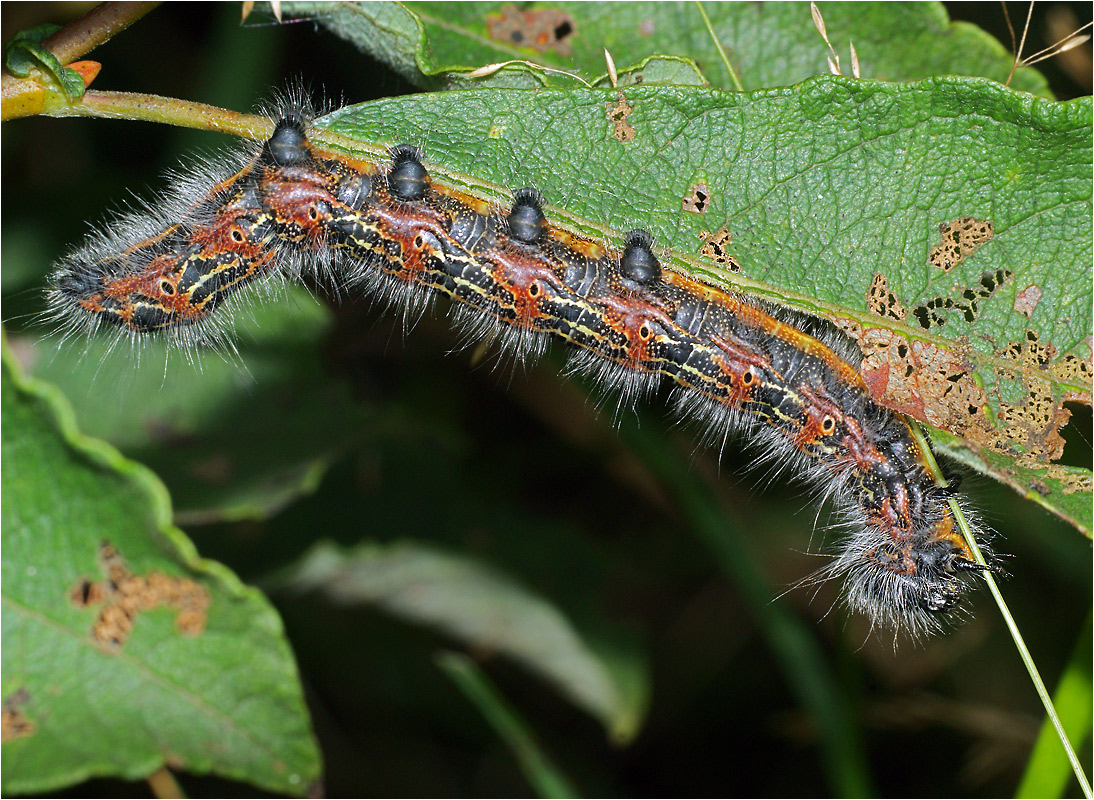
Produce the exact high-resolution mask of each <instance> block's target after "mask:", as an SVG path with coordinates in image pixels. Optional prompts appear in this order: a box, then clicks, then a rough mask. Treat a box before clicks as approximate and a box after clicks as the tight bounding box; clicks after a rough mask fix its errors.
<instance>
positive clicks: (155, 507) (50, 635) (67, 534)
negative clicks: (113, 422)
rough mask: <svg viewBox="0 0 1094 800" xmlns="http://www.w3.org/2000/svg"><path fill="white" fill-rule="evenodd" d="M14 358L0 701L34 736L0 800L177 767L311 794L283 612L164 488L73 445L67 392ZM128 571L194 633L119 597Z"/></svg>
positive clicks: (310, 764) (6, 449) (308, 738)
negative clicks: (175, 597)
mask: <svg viewBox="0 0 1094 800" xmlns="http://www.w3.org/2000/svg"><path fill="white" fill-rule="evenodd" d="M3 359H4V362H3V390H2V393H0V396H2V402H3V433H2V436H3V461H2V467H3V486H4V492H3V498H2V523H3V526H2V530H3V548H4V559H3V608H4V613H3V656H2V658H3V687H2V694H3V703H4V709H5V714H6V715H7V714H8V713H13V714H17V715H18V718H19V719H20V720H21V722H22V725H21V727H20V728H19V730H20V732H21V735H19V736H18V737H16V738H14V739H12V740H8V741H5V743H4V746H3V751H2V752H3V787H4V792H5V794H13V793H14V794H38V793H42V792H47V791H50V790H53V789H56V788H59V787H62V786H66V785H68V784H71V783H74V782H77V781H80V780H84V779H86V778H90V777H96V776H117V777H121V778H126V779H130V780H139V779H142V778H147V777H148V776H149V775H151V774H152V773H153V772H155V771H156V770H158V769H160V768H161V767H163V766H165V765H167V766H170V767H171V768H172V769H182V770H187V771H190V772H194V773H198V774H201V773H208V772H213V773H216V774H219V775H222V776H225V777H230V778H233V779H235V780H240V781H247V782H250V783H253V784H254V785H256V786H259V787H262V788H264V789H266V790H268V791H273V792H279V793H282V794H291V795H302V794H306V793H308V792H309V791H311V787H312V784H313V782H314V781H316V780H317V778H318V776H319V771H320V762H319V753H318V750H317V746H316V742H315V740H314V738H313V736H312V733H311V727H310V723H309V719H308V714H307V711H306V709H305V707H304V703H303V697H302V694H301V689H300V684H299V679H298V676H297V673H296V666H295V664H294V661H293V657H292V654H291V652H290V650H289V647H288V644H287V642H286V641H285V639H284V633H283V630H282V628H281V622H280V620H279V618H278V616H277V614H276V613H275V612H274V611H273V609H272V608H271V607H270V606H269V604H268V603H267V602H266V600H265V599H264V598H263V597H262V595H261V594H259V593H258V592H257V591H255V590H253V589H248V588H245V587H244V586H242V585H241V584H240V583H239V580H238V579H237V578H236V577H235V576H234V575H232V573H231V572H229V571H228V570H227V569H225V568H224V567H222V566H220V565H218V564H216V563H213V562H205V561H201V560H200V559H199V558H198V557H197V555H196V553H195V551H194V548H193V545H192V544H191V543H190V541H189V540H188V539H187V538H186V537H185V536H184V535H183V533H182V532H181V531H179V530H178V529H176V528H174V527H172V526H171V524H170V516H171V512H170V504H169V500H168V498H167V494H166V492H165V491H164V488H163V485H162V484H161V483H160V482H159V481H158V480H157V479H156V478H155V476H154V475H153V474H152V473H150V472H149V471H148V470H147V469H145V468H144V467H142V466H140V465H138V464H135V463H133V462H131V461H127V460H126V459H124V458H122V457H121V456H120V455H119V454H118V453H117V451H115V450H114V449H113V448H111V447H110V446H108V445H106V444H104V443H103V442H99V441H96V440H93V439H88V438H86V437H84V436H83V435H82V434H80V433H78V432H77V430H76V427H75V423H74V421H73V416H72V412H71V409H70V408H69V406H68V404H67V403H66V402H65V400H64V399H63V397H62V396H61V395H60V393H59V392H57V390H56V389H54V388H53V387H51V386H49V385H48V384H45V383H42V382H39V381H31V380H28V379H24V378H22V377H20V375H19V371H18V370H19V368H18V367H17V366H16V365H15V364H14V363H13V360H12V357H11V354H10V352H9V351H8V349H7V345H6V341H5V344H4V353H3ZM108 550H109V551H110V552H112V553H113V554H114V555H113V556H112V557H111V559H110V562H109V563H104V561H103V558H102V556H103V553H104V552H105V551H108ZM117 570H122V572H124V573H126V575H127V576H138V578H143V579H144V580H145V581H147V584H145V583H139V584H136V585H138V586H141V587H144V588H143V589H142V591H144V592H147V593H154V592H155V591H156V589H155V586H159V587H160V590H161V591H164V592H168V591H169V590H170V587H172V586H182V585H186V586H188V587H190V589H189V592H190V595H191V596H193V595H195V594H196V595H199V596H200V597H201V602H199V603H197V607H196V608H193V607H191V608H190V612H191V615H190V617H189V618H184V617H182V616H180V615H179V614H177V611H178V610H179V609H176V608H170V607H169V606H170V603H166V604H163V603H158V602H149V599H148V598H147V597H138V596H136V595H134V594H122V593H121V589H120V588H117V587H115V588H114V589H113V590H112V589H111V586H110V585H109V584H107V583H104V581H107V580H108V579H113V580H114V581H115V583H117V581H118V579H119V577H120V575H119V573H118V572H117ZM108 573H109V574H108ZM156 581H159V583H158V584H157V583H155V582H156ZM92 585H95V586H97V587H98V588H97V589H92V588H91V587H92ZM164 587H168V588H167V589H164ZM95 591H99V592H100V593H101V596H99V597H95V596H94V594H93V593H94V592H95ZM165 596H166V595H165ZM155 599H156V598H152V600H155ZM156 606H163V607H156ZM176 617H177V619H176ZM127 620H129V621H130V622H127ZM130 626H131V630H129V627H130ZM112 641H113V642H114V643H113V644H112V643H111V642H112Z"/></svg>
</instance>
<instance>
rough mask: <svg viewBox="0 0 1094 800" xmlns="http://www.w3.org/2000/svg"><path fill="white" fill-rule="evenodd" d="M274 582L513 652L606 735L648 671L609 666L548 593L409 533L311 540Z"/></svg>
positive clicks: (638, 713) (632, 729)
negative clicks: (361, 540) (367, 539)
mask: <svg viewBox="0 0 1094 800" xmlns="http://www.w3.org/2000/svg"><path fill="white" fill-rule="evenodd" d="M271 587H273V588H285V589H289V590H291V591H294V592H307V591H314V592H321V593H323V594H325V595H327V596H328V597H329V598H330V599H331V600H333V601H334V602H336V603H339V604H343V605H345V604H358V603H360V604H365V603H367V604H373V605H376V606H378V607H380V608H382V609H384V610H385V611H387V612H388V613H390V614H394V615H396V616H399V617H402V618H403V619H406V620H408V621H410V622H413V623H415V624H418V625H427V626H430V627H433V628H436V629H437V630H439V631H442V632H444V633H446V634H447V635H449V636H451V637H453V638H454V639H456V640H457V641H460V642H462V643H464V644H465V645H466V646H467V647H469V648H471V649H473V650H475V651H477V652H487V653H497V654H500V655H504V656H506V657H508V658H511V659H513V660H514V661H516V662H517V663H519V664H521V665H522V666H523V667H525V668H526V669H528V670H530V671H531V672H533V673H535V674H537V675H539V676H540V677H541V678H543V679H544V680H546V681H548V682H549V683H551V684H552V685H553V686H554V687H555V689H556V690H557V691H558V692H559V693H561V694H562V695H563V696H565V697H566V698H567V699H568V700H569V701H570V702H572V703H574V704H575V705H577V706H578V707H580V708H582V709H584V710H585V711H586V712H587V713H589V714H592V715H593V716H594V717H596V718H597V719H599V720H600V721H601V723H602V724H603V725H604V727H605V728H606V729H607V730H608V731H609V733H610V734H611V736H612V738H613V739H615V740H616V741H619V742H621V743H624V742H628V741H630V740H631V739H633V738H634V737H635V736H636V735H637V733H638V731H639V729H640V727H641V723H642V719H643V716H644V714H645V706H646V702H647V697H646V694H645V692H642V693H641V694H638V695H635V694H634V693H633V692H628V691H627V690H628V689H633V688H634V687H635V686H637V685H641V686H644V687H646V688H647V689H648V683H649V682H648V679H647V680H644V681H642V682H641V683H640V684H639V683H637V682H636V681H634V680H633V675H632V674H627V672H631V673H633V661H634V659H633V658H631V659H630V660H631V662H632V664H631V667H632V668H631V669H630V670H628V671H626V672H624V674H622V675H616V674H614V670H615V669H616V667H617V665H618V663H619V661H620V653H619V652H618V651H615V652H614V653H612V655H611V656H609V657H605V656H603V655H601V654H600V653H599V652H598V650H597V648H596V647H595V646H594V645H593V644H592V642H590V641H588V640H586V639H585V638H583V637H582V636H581V635H580V634H579V632H578V631H576V630H575V629H574V626H573V624H572V623H571V622H570V621H569V620H567V619H566V617H565V616H564V615H563V614H562V613H561V612H560V611H559V610H558V609H557V608H555V607H554V606H553V605H551V604H550V603H549V602H548V601H547V600H545V599H544V598H542V597H539V596H537V595H535V594H533V593H532V592H530V591H528V590H527V589H524V588H522V587H521V586H519V585H517V584H516V583H515V582H514V581H513V580H512V579H510V578H508V577H506V576H504V575H502V574H499V573H498V572H497V571H496V570H494V569H492V568H490V567H488V566H486V565H485V564H482V563H479V562H477V561H475V560H474V559H471V558H468V557H464V556H459V555H453V554H447V553H443V552H440V551H438V550H436V549H434V548H431V547H428V546H426V545H422V544H418V543H416V542H411V541H402V542H394V543H392V544H389V545H384V546H380V545H374V544H362V545H360V546H359V547H356V548H354V549H352V550H343V549H341V548H338V547H336V546H334V545H331V544H326V543H324V544H318V545H316V546H315V547H314V548H313V549H312V550H311V551H310V552H308V553H307V554H305V555H304V556H303V557H302V558H301V559H300V560H299V561H298V562H297V564H296V565H295V566H294V567H293V568H292V569H291V570H290V571H289V572H288V573H287V574H285V575H283V576H281V577H279V578H278V579H277V580H276V581H275V582H272V583H271Z"/></svg>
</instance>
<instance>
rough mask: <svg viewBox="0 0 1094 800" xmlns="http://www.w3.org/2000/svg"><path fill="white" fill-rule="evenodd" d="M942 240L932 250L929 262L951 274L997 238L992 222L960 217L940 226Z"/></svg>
mask: <svg viewBox="0 0 1094 800" xmlns="http://www.w3.org/2000/svg"><path fill="white" fill-rule="evenodd" d="M938 232H939V234H940V235H941V239H940V240H939V242H938V244H936V245H935V246H934V247H932V248H931V252H930V255H929V256H928V257H927V260H928V261H930V262H931V265H932V266H935V267H938V268H939V269H940V270H942V271H943V272H949V271H950V270H952V269H953V268H954V267H956V266H957V265H958V264H960V263H961V262H962V261H964V260H965V259H966V258H968V257H969V256H971V255H972V254H973V253H975V252H976V250H977V249H978V248H979V247H980V246H981V245H983V244H984V243H985V242H987V241H990V240H991V238H992V237H993V236H995V225H994V224H993V223H992V221H991V220H980V219H976V218H974V217H960V218H958V219H955V220H952V221H950V222H944V223H942V224H941V225H939V226H938Z"/></svg>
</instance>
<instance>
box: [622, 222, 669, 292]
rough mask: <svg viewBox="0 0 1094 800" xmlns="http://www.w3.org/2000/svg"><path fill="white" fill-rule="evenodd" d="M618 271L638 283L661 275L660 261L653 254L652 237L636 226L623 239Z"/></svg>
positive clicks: (646, 281) (655, 278)
mask: <svg viewBox="0 0 1094 800" xmlns="http://www.w3.org/2000/svg"><path fill="white" fill-rule="evenodd" d="M619 271H620V272H621V273H622V275H623V277H624V278H627V279H628V280H632V281H634V282H635V283H638V284H646V283H649V282H650V281H654V280H657V279H658V278H659V277H661V263H660V262H659V261H658V260H657V256H655V255H654V254H653V237H652V236H651V235H650V234H649V233H648V232H646V231H644V230H642V229H641V228H637V229H635V230H633V231H631V232H630V233H628V234H627V235H626V237H625V238H624V239H623V256H622V258H620V259H619Z"/></svg>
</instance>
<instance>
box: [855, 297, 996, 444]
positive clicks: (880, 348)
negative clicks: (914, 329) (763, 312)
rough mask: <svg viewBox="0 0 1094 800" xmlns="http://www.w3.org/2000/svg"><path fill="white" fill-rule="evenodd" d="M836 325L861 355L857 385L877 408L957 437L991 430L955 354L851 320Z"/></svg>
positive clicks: (982, 401)
mask: <svg viewBox="0 0 1094 800" xmlns="http://www.w3.org/2000/svg"><path fill="white" fill-rule="evenodd" d="M836 322H837V324H838V325H839V326H840V328H841V329H843V330H844V331H845V332H846V333H847V334H848V335H849V336H851V338H853V339H854V340H855V341H856V342H857V343H858V346H859V349H861V350H862V364H861V366H860V368H859V369H860V372H861V373H862V379H863V380H864V381H865V382H866V386H867V388H868V389H869V390H870V394H871V396H872V397H874V398H875V399H876V400H877V401H878V402H880V403H882V404H883V405H885V406H886V407H888V408H891V409H893V410H894V411H899V412H900V413H901V414H906V415H907V416H909V417H912V418H914V419H917V420H919V421H920V422H927V423H929V424H931V425H933V426H934V427H936V428H941V429H942V430H946V431H950V432H951V433H953V434H955V435H957V436H964V437H968V436H969V435H970V434H971V433H972V432H973V431H983V430H990V428H991V423H990V422H989V421H988V418H987V415H986V414H985V411H984V408H985V406H986V404H987V397H986V396H985V395H984V390H983V389H981V388H980V386H979V384H977V383H976V380H975V379H974V377H973V371H972V365H971V364H970V363H969V361H968V359H967V358H965V357H964V356H963V355H961V354H960V353H959V352H953V351H950V350H947V349H945V348H942V347H939V346H937V345H935V344H931V343H930V342H922V341H919V340H913V341H911V342H909V341H908V339H907V338H906V337H904V336H903V335H901V334H899V333H897V332H895V331H891V330H888V329H886V328H863V327H862V326H861V325H860V324H859V323H858V322H856V321H854V320H850V319H845V318H841V319H837V320H836ZM966 346H967V345H966Z"/></svg>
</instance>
